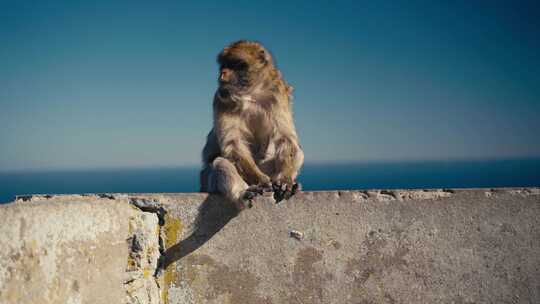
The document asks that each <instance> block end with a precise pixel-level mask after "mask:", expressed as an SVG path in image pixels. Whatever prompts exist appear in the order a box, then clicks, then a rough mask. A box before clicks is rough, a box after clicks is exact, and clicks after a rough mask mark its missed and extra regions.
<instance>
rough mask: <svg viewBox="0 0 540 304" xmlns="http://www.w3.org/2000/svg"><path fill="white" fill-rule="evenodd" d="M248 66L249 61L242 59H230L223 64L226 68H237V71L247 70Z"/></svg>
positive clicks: (222, 66)
mask: <svg viewBox="0 0 540 304" xmlns="http://www.w3.org/2000/svg"><path fill="white" fill-rule="evenodd" d="M247 67H248V66H247V63H246V62H244V61H242V60H230V61H227V62H224V63H223V64H222V65H221V68H222V69H223V68H225V69H231V70H236V71H242V70H246V69H247Z"/></svg>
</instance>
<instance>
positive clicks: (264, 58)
mask: <svg viewBox="0 0 540 304" xmlns="http://www.w3.org/2000/svg"><path fill="white" fill-rule="evenodd" d="M259 59H260V60H261V62H262V63H264V64H267V63H270V62H272V56H270V53H268V51H267V50H265V49H261V50H259Z"/></svg>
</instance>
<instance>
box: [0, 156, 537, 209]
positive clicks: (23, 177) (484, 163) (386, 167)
mask: <svg viewBox="0 0 540 304" xmlns="http://www.w3.org/2000/svg"><path fill="white" fill-rule="evenodd" d="M299 181H300V182H301V183H302V186H303V189H304V191H316V190H354V189H433V188H495V187H539V186H540V158H534V159H530V158H528V159H505V160H459V161H386V162H383V161H378V162H355V163H309V162H308V163H306V164H305V165H304V167H303V168H302V171H301V173H300V176H299ZM198 191H199V167H195V166H193V167H177V168H174V167H168V168H137V169H84V170H83V169H80V170H47V171H10V172H1V171H0V203H7V202H10V201H13V200H14V199H15V196H17V195H29V194H66V193H171V192H198Z"/></svg>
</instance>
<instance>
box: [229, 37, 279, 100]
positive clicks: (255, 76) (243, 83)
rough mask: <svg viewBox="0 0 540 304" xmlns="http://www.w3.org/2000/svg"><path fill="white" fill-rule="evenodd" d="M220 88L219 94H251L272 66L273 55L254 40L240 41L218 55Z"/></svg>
mask: <svg viewBox="0 0 540 304" xmlns="http://www.w3.org/2000/svg"><path fill="white" fill-rule="evenodd" d="M218 64H219V89H218V96H219V97H220V98H221V99H228V98H229V97H230V96H234V95H236V96H238V95H243V94H249V93H250V91H251V90H252V89H253V88H255V87H256V86H257V85H258V84H260V83H261V82H262V81H263V79H264V78H265V77H267V74H268V73H267V72H268V71H269V70H270V68H271V67H272V57H271V56H270V53H269V52H268V51H266V49H264V47H263V46H262V45H261V44H259V43H257V42H252V41H238V42H235V43H233V44H231V45H229V46H228V47H226V48H225V49H223V51H222V52H221V53H220V54H219V55H218Z"/></svg>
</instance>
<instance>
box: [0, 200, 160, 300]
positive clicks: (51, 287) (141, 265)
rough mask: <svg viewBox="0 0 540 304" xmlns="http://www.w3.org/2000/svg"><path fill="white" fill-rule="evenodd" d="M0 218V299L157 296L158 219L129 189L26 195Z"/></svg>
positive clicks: (1, 208) (5, 207)
mask: <svg viewBox="0 0 540 304" xmlns="http://www.w3.org/2000/svg"><path fill="white" fill-rule="evenodd" d="M0 221H1V222H0V303H2V304H4V303H6V304H7V303H10V304H11V303H13V304H15V303H25V304H29V303H39V304H43V303H68V304H79V303H104V304H105V303H107V304H108V303H138V302H137V298H138V297H142V298H144V299H145V302H143V303H159V291H158V290H157V285H156V282H155V280H154V278H153V276H152V274H153V271H154V270H155V265H156V262H157V258H158V256H159V251H158V249H159V248H158V244H157V239H158V234H157V231H158V229H159V228H158V227H159V226H158V219H157V216H156V215H155V214H153V213H146V212H142V211H140V210H138V209H136V208H134V207H133V206H132V205H130V204H129V203H128V198H127V196H123V197H122V196H119V197H117V198H113V197H110V196H101V197H100V196H93V195H90V196H79V195H64V196H53V197H33V198H24V199H20V200H18V201H17V202H15V203H12V204H9V205H1V206H0ZM152 236H154V239H152ZM134 239H135V240H136V241H135V242H136V243H137V246H138V247H137V250H132V247H133V243H134ZM152 245H154V248H152ZM141 256H144V258H143V259H141V258H140V257H141ZM152 256H153V257H154V261H153V265H152ZM128 257H129V258H128ZM148 273H149V274H150V275H148ZM152 283H153V285H152ZM152 297H153V298H154V299H155V300H154V301H151V299H152Z"/></svg>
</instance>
